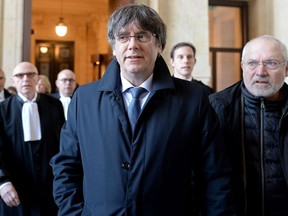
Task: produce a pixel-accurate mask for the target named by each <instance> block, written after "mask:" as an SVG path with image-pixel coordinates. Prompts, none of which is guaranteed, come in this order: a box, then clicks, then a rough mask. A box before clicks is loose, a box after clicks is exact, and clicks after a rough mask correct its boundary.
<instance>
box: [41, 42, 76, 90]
mask: <svg viewBox="0 0 288 216" xmlns="http://www.w3.org/2000/svg"><path fill="white" fill-rule="evenodd" d="M35 49H36V50H35V57H36V61H35V62H36V67H37V68H38V70H39V74H43V75H46V76H47V77H48V78H49V80H50V82H51V87H52V92H56V91H57V88H56V85H55V81H56V79H57V75H58V73H59V72H60V71H61V70H63V69H70V70H72V71H74V42H71V41H65V42H64V41H44V40H36V46H35Z"/></svg>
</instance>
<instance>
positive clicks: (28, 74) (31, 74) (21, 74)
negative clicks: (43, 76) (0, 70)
mask: <svg viewBox="0 0 288 216" xmlns="http://www.w3.org/2000/svg"><path fill="white" fill-rule="evenodd" d="M36 75H37V74H36V73H35V72H28V73H18V74H14V75H13V76H14V77H17V78H18V79H23V78H24V76H27V77H28V78H29V79H31V78H34V77H35V76H36Z"/></svg>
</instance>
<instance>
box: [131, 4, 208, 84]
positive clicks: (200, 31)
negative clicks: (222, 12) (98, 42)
mask: <svg viewBox="0 0 288 216" xmlns="http://www.w3.org/2000/svg"><path fill="white" fill-rule="evenodd" d="M135 2H137V3H143V4H146V5H149V6H150V7H152V8H154V9H155V10H156V11H157V12H158V13H159V14H160V16H161V17H162V19H163V20H164V22H165V23H166V25H167V44H166V48H165V50H164V51H163V57H164V58H165V60H166V62H167V64H168V66H169V68H170V72H171V73H172V71H173V70H172V68H171V66H170V58H169V53H170V49H171V48H172V46H173V45H174V44H176V43H178V42H181V41H186V42H191V43H193V44H194V45H195V47H196V49H197V53H196V58H197V64H196V65H195V68H194V71H193V76H194V77H195V78H196V79H200V80H202V81H203V82H204V83H206V84H209V85H210V84H211V70H210V66H209V35H208V34H209V23H208V22H209V19H208V1H207V0H205V1H203V0H189V1H187V0H168V1H167V0H150V1H149V0H142V1H140V0H138V1H135Z"/></svg>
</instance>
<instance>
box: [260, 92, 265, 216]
mask: <svg viewBox="0 0 288 216" xmlns="http://www.w3.org/2000/svg"><path fill="white" fill-rule="evenodd" d="M264 109H265V104H264V99H263V98H261V109H260V110H261V112H260V151H261V152H260V160H261V161H260V163H261V183H262V184H261V190H262V194H261V215H262V216H264V200H265V199H264V196H265V171H264V142H263V137H264Z"/></svg>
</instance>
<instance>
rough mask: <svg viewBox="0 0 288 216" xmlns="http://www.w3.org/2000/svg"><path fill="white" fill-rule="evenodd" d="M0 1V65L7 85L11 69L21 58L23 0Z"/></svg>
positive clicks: (9, 83)
mask: <svg viewBox="0 0 288 216" xmlns="http://www.w3.org/2000/svg"><path fill="white" fill-rule="evenodd" d="M1 2H2V4H1V6H0V8H1V14H2V16H1V21H0V22H1V23H2V31H1V32H0V34H2V35H1V37H2V39H3V42H2V46H0V53H1V54H0V58H1V60H0V63H1V65H0V66H1V67H2V68H3V70H4V72H5V74H6V86H9V85H11V81H10V77H11V76H12V73H13V69H14V67H15V66H16V64H18V63H19V62H20V61H21V58H22V43H23V8H24V7H23V4H24V0H2V1H1ZM2 12H3V13H2ZM0 26H1V25H0ZM1 37H0V38H1ZM0 45H1V44H0Z"/></svg>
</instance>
